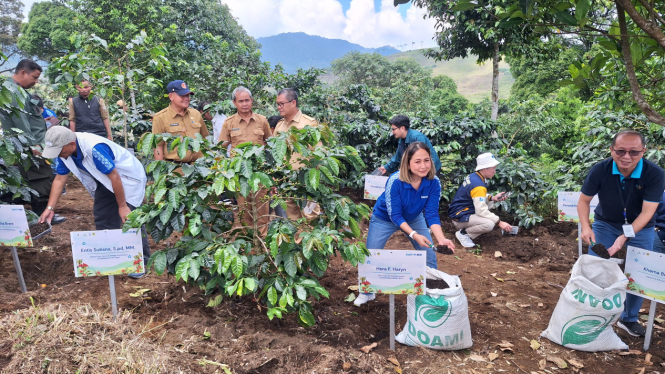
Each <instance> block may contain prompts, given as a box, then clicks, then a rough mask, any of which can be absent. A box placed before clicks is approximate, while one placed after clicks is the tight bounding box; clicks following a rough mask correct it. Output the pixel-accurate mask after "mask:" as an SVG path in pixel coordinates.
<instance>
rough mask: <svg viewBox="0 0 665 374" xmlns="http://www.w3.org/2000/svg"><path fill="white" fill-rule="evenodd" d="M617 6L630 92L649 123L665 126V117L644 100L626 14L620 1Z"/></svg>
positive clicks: (622, 52)
mask: <svg viewBox="0 0 665 374" xmlns="http://www.w3.org/2000/svg"><path fill="white" fill-rule="evenodd" d="M616 5H617V18H618V20H619V32H620V33H621V54H622V57H623V60H624V64H625V66H626V76H627V77H628V82H629V83H630V90H631V91H632V93H633V100H635V103H636V104H637V106H638V107H639V108H640V110H641V111H642V113H644V115H646V116H647V118H648V119H649V121H651V122H653V123H656V124H658V125H661V126H665V117H663V116H662V115H661V114H660V113H658V112H657V111H655V110H654V109H653V108H652V107H651V105H650V104H649V103H648V102H647V100H646V99H645V98H644V95H642V89H641V88H640V83H639V82H638V81H637V75H636V74H635V66H633V55H632V54H631V52H630V40H629V38H630V36H629V35H628V27H627V25H626V15H625V14H624V9H623V7H622V6H621V3H620V0H617V1H616Z"/></svg>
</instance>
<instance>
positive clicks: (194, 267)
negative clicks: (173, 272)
mask: <svg viewBox="0 0 665 374" xmlns="http://www.w3.org/2000/svg"><path fill="white" fill-rule="evenodd" d="M200 273H201V263H200V262H199V259H198V258H193V259H191V260H189V277H190V278H192V280H193V281H196V280H197V279H199V274H200Z"/></svg>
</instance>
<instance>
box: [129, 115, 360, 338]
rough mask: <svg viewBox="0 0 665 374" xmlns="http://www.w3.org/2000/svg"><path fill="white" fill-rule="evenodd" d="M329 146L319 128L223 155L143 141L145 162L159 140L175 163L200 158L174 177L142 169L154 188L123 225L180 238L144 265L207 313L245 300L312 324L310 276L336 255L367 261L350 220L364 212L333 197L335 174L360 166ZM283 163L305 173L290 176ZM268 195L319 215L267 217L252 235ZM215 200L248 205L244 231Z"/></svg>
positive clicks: (198, 142) (203, 145)
mask: <svg viewBox="0 0 665 374" xmlns="http://www.w3.org/2000/svg"><path fill="white" fill-rule="evenodd" d="M330 140H331V133H330V131H329V130H328V129H327V128H326V127H325V126H318V127H315V128H311V127H306V128H305V129H302V130H298V129H295V128H292V129H290V130H289V131H288V132H285V133H280V134H277V135H276V136H275V137H273V138H270V139H268V141H267V144H266V145H265V146H259V145H256V144H253V143H243V144H240V145H238V147H236V148H235V149H234V150H233V152H232V155H231V156H232V157H227V156H226V153H225V150H223V149H220V147H218V146H217V147H212V148H210V147H209V145H208V143H207V141H206V140H205V139H201V138H200V136H197V138H196V139H192V138H184V139H181V138H179V137H172V136H170V135H168V134H164V135H155V134H146V135H144V137H143V138H142V139H141V141H140V143H139V146H138V148H139V150H140V151H141V152H142V153H143V154H144V155H146V156H149V155H150V154H152V150H153V149H154V147H155V146H156V145H157V144H159V143H160V142H162V141H164V142H166V146H167V147H169V149H177V150H178V153H179V154H180V155H181V156H184V155H185V153H186V152H187V151H188V150H190V151H193V152H198V151H201V152H203V157H201V158H199V159H198V160H197V161H196V162H195V163H193V164H192V165H187V164H184V165H182V169H181V171H179V170H178V169H177V168H178V166H179V165H176V164H173V163H169V162H166V161H154V162H152V163H150V164H149V165H148V167H147V170H146V171H147V173H148V174H149V175H150V177H151V179H152V180H153V181H154V183H153V184H152V185H151V186H149V187H148V188H147V191H146V196H147V198H148V203H147V204H144V205H143V206H141V207H140V208H138V209H136V210H134V211H133V212H132V213H131V214H130V215H129V217H128V221H127V223H126V225H125V227H126V228H129V227H140V226H141V225H144V224H145V225H146V228H147V230H148V231H149V232H150V234H151V235H152V237H153V239H154V240H155V241H156V242H159V241H162V240H165V239H167V238H168V237H169V236H170V235H171V234H172V233H174V232H177V233H180V234H182V238H181V239H180V240H179V241H178V242H177V243H176V244H175V245H174V246H173V247H172V248H167V249H164V250H161V251H157V252H155V253H153V255H152V257H151V259H150V262H149V263H148V266H147V267H148V268H153V269H154V271H155V272H156V273H157V274H159V275H161V274H162V273H164V272H168V273H169V274H172V275H174V276H175V278H176V280H183V281H184V282H187V283H192V284H195V285H197V286H199V287H200V288H201V289H202V290H204V292H205V295H207V296H209V297H210V300H209V303H208V306H211V307H214V306H217V305H219V304H220V303H221V302H222V300H223V299H224V298H225V297H227V298H234V297H242V296H247V295H252V298H253V300H255V301H256V302H257V304H258V306H259V308H260V309H261V310H263V311H265V312H266V313H267V315H268V317H269V318H270V319H273V318H274V317H278V318H282V317H283V315H284V314H285V313H296V315H297V320H298V322H299V323H300V324H302V325H303V326H311V325H313V324H315V319H314V315H313V313H312V305H311V302H312V298H315V299H319V298H320V297H321V296H323V297H328V292H327V291H326V289H325V288H324V287H322V286H321V285H320V283H319V281H318V278H319V277H321V276H323V274H324V273H325V271H326V269H327V268H328V264H329V261H330V258H331V256H333V255H337V254H339V255H340V256H341V257H342V259H344V260H345V261H348V262H350V263H351V264H353V265H354V266H355V265H357V263H358V262H359V261H360V262H362V261H364V259H365V256H367V255H368V254H369V252H368V251H367V249H366V248H365V245H364V243H363V242H362V241H361V240H359V239H362V232H361V230H360V226H359V222H360V221H361V220H363V219H366V218H368V216H369V213H370V209H369V207H367V206H366V205H364V204H355V203H353V202H352V201H351V200H350V199H349V198H347V197H344V196H341V195H339V194H337V193H335V192H334V191H335V190H336V189H337V188H338V186H339V184H340V182H341V179H340V177H339V175H340V173H341V172H343V171H344V170H349V169H353V170H362V169H363V168H364V166H365V165H364V163H363V161H362V159H361V158H360V157H359V155H358V152H357V151H356V150H355V149H354V148H353V147H350V146H344V147H337V148H335V147H331V146H330V145H331V143H330ZM297 154H300V156H297ZM292 157H294V159H297V160H298V161H299V162H301V163H302V164H304V166H303V167H302V168H299V169H294V168H293V167H292V166H291V163H290V162H289V160H291V161H293V160H292ZM273 187H274V188H275V189H274V193H273V195H272V196H271V198H272V204H271V205H272V206H273V207H274V206H277V205H280V206H282V207H284V208H286V202H287V201H288V200H292V201H296V202H297V204H298V205H299V206H301V207H304V206H305V204H306V203H307V201H316V202H317V203H318V204H319V205H320V206H321V208H322V212H323V213H322V214H321V215H320V216H318V218H315V219H311V220H307V219H300V220H289V219H283V218H278V217H271V218H273V219H272V222H271V223H270V224H269V227H268V232H267V235H266V236H265V237H261V235H260V234H259V232H260V227H258V209H257V206H258V204H261V203H263V202H265V199H267V198H268V196H262V194H261V191H266V190H270V189H271V188H273ZM223 192H226V193H231V194H240V195H242V196H243V197H245V198H247V201H248V205H249V207H248V209H246V210H245V211H244V212H242V213H243V214H249V215H251V216H252V217H253V218H254V219H253V221H254V224H253V225H252V226H243V224H242V223H240V222H239V220H238V219H237V218H235V217H234V214H233V210H231V209H229V208H228V207H227V206H225V205H224V204H220V203H219V196H220V195H221V194H222V193H223Z"/></svg>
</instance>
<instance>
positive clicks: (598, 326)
mask: <svg viewBox="0 0 665 374" xmlns="http://www.w3.org/2000/svg"><path fill="white" fill-rule="evenodd" d="M612 320H614V316H612V317H611V318H610V319H605V318H603V317H601V316H594V315H585V316H580V317H576V318H573V319H571V320H570V321H568V323H566V324H565V325H564V326H563V331H562V334H561V345H563V346H564V347H565V346H567V345H568V344H575V345H584V344H589V343H591V342H592V341H594V340H596V338H597V337H598V335H600V334H601V333H602V332H603V331H604V330H605V328H606V327H607V326H608V325H609V324H610V323H611V322H612Z"/></svg>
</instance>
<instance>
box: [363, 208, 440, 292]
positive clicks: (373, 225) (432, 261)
mask: <svg viewBox="0 0 665 374" xmlns="http://www.w3.org/2000/svg"><path fill="white" fill-rule="evenodd" d="M407 223H408V224H409V226H410V227H411V228H412V229H414V230H416V232H417V233H418V234H420V235H423V236H425V237H426V238H427V239H428V240H429V241H430V242H432V236H431V235H430V233H429V228H428V227H427V222H425V217H423V215H422V213H421V214H420V215H419V216H418V217H417V218H416V219H414V220H413V221H411V222H407ZM395 231H401V229H400V228H399V227H398V226H397V225H395V224H394V223H392V222H388V221H384V220H382V219H380V218H377V217H376V216H374V215H373V216H372V218H370V220H369V231H368V232H367V249H383V248H384V247H385V246H386V243H387V242H388V239H390V236H391V235H392V234H393V233H394V232H395ZM407 237H408V236H407ZM409 241H410V242H411V244H412V245H413V248H415V249H416V250H418V251H427V266H428V267H431V268H432V269H436V268H437V265H436V252H434V249H432V248H430V247H421V246H420V245H419V244H418V242H416V241H415V240H413V239H411V238H409ZM367 295H369V294H367Z"/></svg>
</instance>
